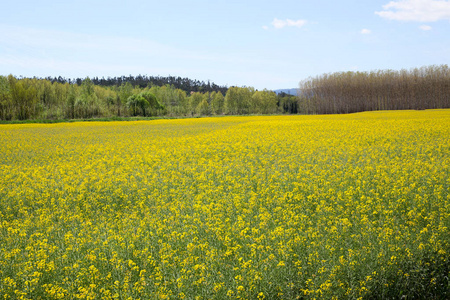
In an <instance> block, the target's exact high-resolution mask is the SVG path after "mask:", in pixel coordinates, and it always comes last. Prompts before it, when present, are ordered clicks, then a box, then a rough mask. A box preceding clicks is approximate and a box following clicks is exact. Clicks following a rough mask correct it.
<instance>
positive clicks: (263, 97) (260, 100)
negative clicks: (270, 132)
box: [251, 90, 278, 114]
mask: <svg viewBox="0 0 450 300" xmlns="http://www.w3.org/2000/svg"><path fill="white" fill-rule="evenodd" d="M277 102H278V99H277V95H276V94H275V92H273V91H268V90H263V91H256V92H255V93H254V94H253V96H252V105H251V112H252V113H262V114H273V113H275V112H276V111H277Z"/></svg>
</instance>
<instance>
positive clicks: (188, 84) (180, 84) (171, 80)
mask: <svg viewBox="0 0 450 300" xmlns="http://www.w3.org/2000/svg"><path fill="white" fill-rule="evenodd" d="M37 79H40V78H37ZM45 79H46V80H48V81H50V82H51V83H55V82H58V83H71V84H78V85H81V84H82V82H83V80H84V78H76V79H70V78H69V79H67V78H64V77H61V76H58V77H46V78H45ZM91 81H92V82H93V83H94V85H99V86H105V87H106V86H120V85H122V84H124V83H127V82H128V83H130V84H131V85H132V86H139V87H140V88H145V87H147V86H153V85H157V86H163V85H171V86H173V87H174V88H176V89H180V90H183V91H185V92H186V93H190V92H192V91H193V92H209V93H211V92H221V93H222V94H224V95H225V94H226V92H227V90H228V87H226V86H220V85H217V84H215V83H214V82H211V81H209V80H208V81H207V82H205V81H200V80H197V79H190V78H187V77H185V78H181V77H179V76H178V77H177V76H148V75H138V76H132V75H129V76H120V77H107V78H105V77H102V78H98V77H93V78H91Z"/></svg>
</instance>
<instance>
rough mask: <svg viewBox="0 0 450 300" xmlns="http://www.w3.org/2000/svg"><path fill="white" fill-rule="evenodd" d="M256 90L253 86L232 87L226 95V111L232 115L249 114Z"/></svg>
mask: <svg viewBox="0 0 450 300" xmlns="http://www.w3.org/2000/svg"><path fill="white" fill-rule="evenodd" d="M254 92H255V89H254V88H252V87H242V88H241V87H230V88H229V89H228V91H227V94H226V95H225V105H224V106H225V113H227V114H231V115H236V114H238V115H242V114H248V113H249V112H250V107H251V98H252V95H253V93H254Z"/></svg>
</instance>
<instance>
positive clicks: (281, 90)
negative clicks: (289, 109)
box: [274, 88, 298, 96]
mask: <svg viewBox="0 0 450 300" xmlns="http://www.w3.org/2000/svg"><path fill="white" fill-rule="evenodd" d="M274 92H275V93H276V94H277V95H278V94H281V93H285V94H288V95H293V96H297V93H298V89H297V88H293V89H279V90H274Z"/></svg>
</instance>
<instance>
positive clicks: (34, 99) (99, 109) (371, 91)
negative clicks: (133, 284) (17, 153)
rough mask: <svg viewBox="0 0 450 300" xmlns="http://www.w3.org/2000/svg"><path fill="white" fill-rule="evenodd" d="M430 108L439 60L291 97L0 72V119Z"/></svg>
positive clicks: (443, 95) (440, 82) (447, 86)
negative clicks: (429, 64) (4, 73)
mask: <svg viewBox="0 0 450 300" xmlns="http://www.w3.org/2000/svg"><path fill="white" fill-rule="evenodd" d="M153 79H155V80H160V81H152V80H153ZM176 82H178V84H177V85H175V83H176ZM183 82H184V83H183ZM156 83H160V84H159V85H158V84H156ZM183 84H184V85H183ZM180 86H182V87H183V88H179V87H180ZM191 88H192V90H191ZM433 108H450V69H449V68H448V66H447V65H441V66H428V67H422V68H415V69H411V70H400V71H392V70H384V71H370V72H340V73H332V74H324V75H321V76H317V77H314V78H308V79H307V80H304V81H302V82H300V85H299V94H298V95H297V96H292V95H288V94H285V93H281V94H279V95H276V94H275V93H274V92H273V91H268V90H263V91H258V90H255V89H254V88H252V87H229V88H228V87H219V86H217V85H215V84H211V83H210V82H208V83H207V84H206V83H204V82H200V81H198V80H190V79H186V78H184V79H183V78H180V77H148V76H141V75H139V76H137V77H133V76H129V77H114V78H108V79H104V78H102V79H98V78H94V79H90V78H89V77H87V78H85V79H83V80H81V79H76V80H66V79H64V78H62V77H57V78H56V77H55V78H45V79H41V78H16V77H14V76H12V75H9V76H0V120H26V119H86V118H99V117H106V118H109V117H129V116H145V117H147V116H169V117H178V116H199V115H223V114H229V115H243V114H276V113H287V114H339V113H353V112H359V111H371V110H396V109H433Z"/></svg>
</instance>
